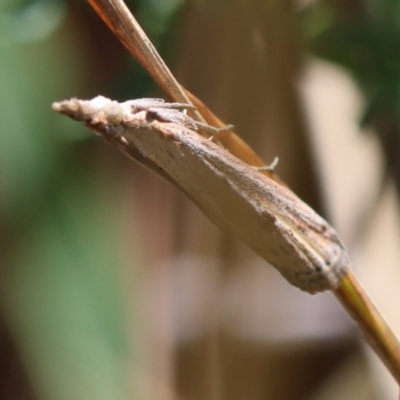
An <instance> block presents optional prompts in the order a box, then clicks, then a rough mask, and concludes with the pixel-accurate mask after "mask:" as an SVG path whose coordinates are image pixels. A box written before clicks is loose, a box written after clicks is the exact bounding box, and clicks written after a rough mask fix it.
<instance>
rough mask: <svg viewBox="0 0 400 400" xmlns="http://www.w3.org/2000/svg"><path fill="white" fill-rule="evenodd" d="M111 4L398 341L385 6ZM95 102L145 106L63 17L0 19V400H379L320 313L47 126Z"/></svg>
mask: <svg viewBox="0 0 400 400" xmlns="http://www.w3.org/2000/svg"><path fill="white" fill-rule="evenodd" d="M127 3H128V5H129V7H130V8H131V10H132V11H133V13H134V14H135V16H136V17H137V19H138V20H139V22H140V23H141V24H142V26H143V28H144V30H145V31H146V32H147V34H148V35H149V36H150V37H151V39H152V40H153V42H154V44H155V45H156V47H157V48H158V49H159V51H160V53H161V54H162V56H163V57H164V59H165V61H166V63H167V64H168V65H169V66H170V67H171V69H172V70H173V72H174V73H175V75H176V76H177V77H178V80H179V81H180V82H181V83H182V84H184V85H185V86H186V87H187V88H188V89H189V90H190V91H192V92H193V93H194V94H195V95H197V96H198V97H199V98H201V99H202V100H203V101H205V102H206V104H208V106H209V107H210V108H211V109H213V111H215V112H216V113H217V115H219V116H220V117H221V118H222V119H223V120H224V121H225V122H227V123H232V124H234V125H235V127H236V132H237V133H238V134H239V135H240V136H241V137H243V139H244V140H245V141H247V142H248V143H249V144H250V145H251V146H252V147H253V148H254V150H255V151H256V152H257V153H258V154H260V155H261V156H262V157H263V159H264V160H265V162H266V163H267V164H268V163H270V162H272V160H273V159H274V157H275V156H279V158H280V163H279V165H278V167H277V170H276V172H277V173H278V175H280V177H281V178H282V179H283V180H284V181H285V182H286V183H287V184H288V185H289V186H290V187H291V188H292V189H293V190H294V191H295V192H296V193H297V194H298V195H299V196H300V197H301V198H302V199H303V200H305V201H306V202H307V203H309V204H310V205H311V206H312V207H313V208H314V209H316V210H317V211H318V212H319V213H320V214H322V215H323V216H324V217H325V218H326V219H328V220H329V221H330V222H331V223H332V224H333V225H334V226H335V227H336V228H337V230H338V231H339V234H340V235H341V237H342V239H343V241H344V243H345V244H346V246H347V248H348V250H349V252H350V254H351V257H352V260H353V263H354V269H355V271H356V274H357V275H358V276H359V277H360V279H361V281H362V282H363V284H364V286H365V287H366V289H367V291H368V292H369V293H370V294H371V296H372V298H373V299H374V300H375V302H376V304H377V306H378V308H379V309H380V310H381V312H382V313H383V314H384V315H385V317H386V318H387V320H388V321H389V323H390V325H391V326H392V327H393V329H394V330H395V332H396V333H397V335H400V313H399V311H398V304H399V302H400V290H399V288H400V263H399V261H400V246H399V243H400V230H399V227H400V224H399V222H400V218H399V204H398V195H399V191H400V157H399V152H400V51H399V49H400V0H357V1H355V0H353V1H350V0H347V1H346V0H326V1H322V0H321V1H308V0H307V1H306V0H302V1H301V0H297V1H294V0H247V1H240V0H236V1H235V0H230V1H226V0H192V1H189V0H186V1H185V0H135V1H133V0H132V1H128V2H127ZM98 94H102V95H105V96H107V97H112V98H115V99H118V100H121V101H123V100H126V99H130V98H138V97H146V96H147V97H162V93H160V92H159V90H158V89H157V87H156V86H155V85H154V83H153V82H152V81H151V79H150V78H149V76H147V74H146V73H145V72H144V71H143V70H142V68H141V67H140V66H139V65H138V64H137V62H136V61H135V60H134V59H133V57H132V56H130V55H129V54H128V52H127V51H126V50H125V49H124V48H123V46H122V45H120V44H119V42H118V41H117V40H116V39H115V38H114V37H113V35H112V34H111V33H110V32H109V31H108V29H107V28H106V26H105V25H104V24H103V22H102V21H101V20H100V19H99V18H98V16H97V15H96V14H95V12H94V11H93V10H92V9H91V8H90V6H89V5H88V4H87V3H86V2H85V1H77V0H76V1H72V0H68V1H67V0H64V1H62V0H1V1H0V132H1V139H2V140H1V145H0V235H1V241H0V246H1V251H0V399H1V400H3V399H4V400H9V399H10V400H11V399H12V400H19V399H23V400H47V399H49V400H50V399H52V400H54V399H57V400H70V399H74V400H81V399H82V400H90V399H96V400H102V399H113V400H117V399H143V400H145V399H146V400H147V399H149V400H172V399H182V400H202V399H207V400H224V399H230V400H236V399H237V400H239V399H246V400H259V399H260V400H261V399H274V400H275V399H279V400H286V399H287V400H297V399H299V400H300V399H307V400H330V399H344V400H345V399H351V400H380V399H384V400H385V399H394V398H398V388H397V387H396V385H395V383H394V380H393V379H392V378H391V376H390V375H389V373H388V372H387V371H386V370H385V368H384V367H383V366H382V365H381V363H380V361H379V360H378V359H377V357H376V356H375V355H374V354H373V353H372V352H371V351H370V350H369V348H368V347H367V346H366V345H365V344H364V342H363V340H362V338H361V335H360V333H359V332H358V330H357V328H356V327H355V325H354V324H353V322H352V321H351V320H350V318H349V317H348V316H347V314H346V313H345V312H344V311H343V310H342V308H341V307H340V305H339V304H338V302H337V301H336V299H335V298H334V297H333V296H332V294H330V293H325V294H319V295H315V296H310V295H309V294H306V293H302V292H300V291H299V290H298V289H296V288H293V287H291V286H290V285H289V284H288V283H286V281H284V279H283V278H282V277H281V276H280V275H279V274H278V273H277V272H276V271H275V270H274V269H273V268H272V267H271V266H269V265H268V264H266V262H265V261H263V260H261V259H260V258H259V257H257V256H256V255H255V254H253V253H252V252H251V251H250V250H249V249H248V248H247V247H246V246H245V245H244V244H242V243H241V242H239V241H238V240H236V239H235V238H233V237H231V236H230V235H228V234H226V233H224V232H222V231H221V230H220V229H218V228H216V227H215V226H214V225H213V224H212V223H211V222H210V221H208V220H207V219H206V217H205V216H203V215H202V214H201V213H200V212H199V211H198V210H197V209H196V207H195V206H194V205H193V204H191V203H190V202H189V201H188V200H187V199H186V198H185V197H184V196H183V195H181V194H180V193H178V192H177V191H176V189H175V188H173V187H171V186H169V185H168V184H166V183H164V182H162V181H161V180H159V179H158V178H157V177H155V176H153V175H152V174H151V173H150V172H148V171H146V170H143V169H142V168H141V167H139V166H136V165H135V164H134V163H133V162H131V161H130V160H128V159H126V158H125V157H124V156H123V155H122V154H120V153H118V152H117V150H115V149H113V148H111V147H110V146H108V145H106V144H105V143H103V142H102V141H101V140H99V139H98V138H96V137H94V136H93V135H92V134H91V133H90V132H88V131H86V130H85V129H84V128H83V127H82V126H80V125H79V124H77V123H75V122H72V121H70V120H68V119H67V118H64V117H62V116H60V115H57V114H56V113H54V112H52V110H51V103H52V102H53V101H57V100H62V99H65V98H69V97H80V98H91V97H94V96H96V95H98Z"/></svg>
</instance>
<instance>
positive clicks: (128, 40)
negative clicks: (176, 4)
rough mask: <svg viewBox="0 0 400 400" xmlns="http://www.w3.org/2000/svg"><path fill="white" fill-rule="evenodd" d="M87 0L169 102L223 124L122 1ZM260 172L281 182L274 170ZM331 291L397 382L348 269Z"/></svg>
mask: <svg viewBox="0 0 400 400" xmlns="http://www.w3.org/2000/svg"><path fill="white" fill-rule="evenodd" d="M88 1H89V3H90V4H91V5H92V7H93V8H94V9H95V10H96V12H97V13H98V14H99V15H100V17H101V18H102V19H103V20H104V22H105V23H106V24H107V25H108V27H109V28H110V29H111V30H112V31H113V32H114V34H115V35H116V36H117V37H118V39H119V40H120V41H121V42H122V43H123V44H124V45H125V47H127V49H128V50H129V51H130V52H131V53H132V54H133V55H134V56H135V57H136V59H137V60H138V61H139V62H140V63H141V64H142V66H143V67H144V68H145V69H146V71H147V72H148V73H149V74H150V75H151V76H152V77H153V79H154V80H155V82H156V83H157V84H158V85H159V86H160V88H161V89H162V90H163V91H164V93H165V94H166V96H167V97H168V98H169V99H170V100H171V101H175V102H180V103H187V104H193V105H195V106H196V107H197V109H198V111H197V110H196V111H194V112H193V114H192V115H191V116H192V117H193V118H194V119H196V120H198V121H201V122H204V121H205V122H207V123H208V124H209V125H212V126H216V127H221V126H224V123H223V122H222V121H221V120H220V119H219V118H218V117H217V116H216V115H215V114H214V113H213V112H212V111H211V110H210V109H209V108H208V107H207V106H206V105H205V104H203V103H202V102H201V101H200V100H199V99H197V98H196V97H195V96H194V95H193V94H191V93H190V92H189V91H187V90H186V89H185V88H183V87H182V86H181V85H180V84H179V83H178V82H177V80H176V79H175V78H174V76H173V75H172V73H171V72H170V70H169V69H168V67H167V66H166V65H165V63H164V61H163V60H162V58H161V57H160V56H159V54H158V53H157V50H156V49H155V47H154V46H153V44H152V43H151V42H150V40H149V39H148V37H147V36H146V34H145V33H144V32H143V30H142V28H141V27H140V25H139V24H138V23H137V21H136V20H135V18H134V17H133V16H132V14H131V13H130V11H129V9H128V8H127V7H126V5H125V4H124V2H123V1H122V0H88ZM218 141H219V142H220V143H221V144H222V145H223V146H224V147H225V148H226V149H228V150H229V151H230V152H231V153H232V154H234V155H235V156H236V157H238V158H240V159H241V160H242V161H244V162H245V163H247V164H249V165H254V166H262V165H264V162H263V161H262V159H261V158H260V157H259V156H258V155H257V154H256V153H255V152H254V151H253V149H252V148H251V147H250V146H248V145H247V144H246V143H245V142H244V141H243V140H242V139H241V138H239V137H238V136H237V135H236V134H235V133H233V132H231V131H227V132H223V133H221V134H219V135H218ZM263 173H265V174H266V175H268V176H270V177H271V178H272V179H274V180H276V181H278V182H280V180H279V178H278V177H277V176H276V175H275V174H274V173H273V172H271V171H263ZM334 294H335V295H336V297H337V298H338V299H339V301H340V302H341V303H342V305H343V306H344V308H345V309H346V310H347V312H348V313H349V314H350V316H351V317H352V318H353V319H354V320H355V321H356V322H357V323H358V325H359V326H360V328H361V330H362V331H363V332H364V334H365V337H366V340H367V341H368V343H369V344H370V345H371V346H372V348H373V349H374V350H375V352H376V353H377V355H378V356H379V357H380V358H381V360H382V361H383V363H384V364H385V365H386V367H387V368H388V369H389V371H390V372H391V373H392V375H393V377H394V378H395V379H396V381H397V382H398V383H399V384H400V344H399V342H398V340H397V338H396V336H395V335H394V334H393V332H392V330H391V329H390V328H389V326H388V325H387V323H386V322H385V320H384V319H383V318H382V316H381V315H380V314H379V312H378V310H377V309H376V307H375V306H374V304H373V303H372V301H371V300H370V299H369V296H368V295H367V293H366V292H365V290H364V289H363V287H362V286H361V285H360V284H359V282H358V281H357V278H356V277H355V276H354V275H353V273H351V272H350V273H349V274H348V275H347V276H346V277H345V278H344V279H343V281H342V282H341V284H340V286H339V287H338V288H337V289H336V290H334Z"/></svg>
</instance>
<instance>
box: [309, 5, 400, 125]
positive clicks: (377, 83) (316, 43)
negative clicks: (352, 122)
mask: <svg viewBox="0 0 400 400" xmlns="http://www.w3.org/2000/svg"><path fill="white" fill-rule="evenodd" d="M361 3H362V4H361V5H359V6H358V7H357V6H354V7H353V8H352V7H349V9H346V10H343V9H338V8H336V9H335V8H334V7H333V6H332V5H330V3H328V2H323V3H320V2H316V4H315V5H312V6H311V7H309V8H308V9H306V10H305V11H304V12H303V15H302V17H303V26H304V31H305V32H306V37H307V45H308V47H309V49H310V51H311V52H313V53H314V54H316V55H318V56H320V57H323V58H326V59H328V60H331V61H333V62H336V63H338V64H340V65H343V66H344V67H346V68H348V69H349V70H350V71H351V72H352V74H353V76H354V78H355V79H356V80H357V82H358V83H359V85H360V87H361V88H362V89H363V91H364V93H365V95H366V98H367V102H368V104H367V107H366V110H365V113H364V117H363V118H362V122H363V123H369V122H371V121H372V120H373V119H374V118H375V117H376V116H377V114H379V113H381V112H384V111H385V110H388V109H389V110H394V111H395V112H396V113H398V112H399V110H400V52H399V50H398V49H399V45H400V2H399V1H398V0H370V1H365V2H361Z"/></svg>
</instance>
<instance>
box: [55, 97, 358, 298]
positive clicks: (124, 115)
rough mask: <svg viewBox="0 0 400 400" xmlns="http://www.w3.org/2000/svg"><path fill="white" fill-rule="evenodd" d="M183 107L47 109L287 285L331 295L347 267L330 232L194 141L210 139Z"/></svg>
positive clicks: (287, 197) (283, 191) (296, 204)
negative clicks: (119, 155)
mask: <svg viewBox="0 0 400 400" xmlns="http://www.w3.org/2000/svg"><path fill="white" fill-rule="evenodd" d="M190 107H192V106H188V105H186V104H180V103H167V102H164V101H163V100H161V99H139V100H130V101H126V102H124V103H118V102H116V101H112V100H110V99H107V98H105V97H102V96H98V97H96V98H94V99H92V100H78V99H71V100H66V101H62V102H58V103H54V104H53V109H54V110H55V111H58V112H60V113H61V114H65V115H67V116H69V117H71V118H73V119H75V120H77V121H82V122H84V123H85V125H86V126H87V127H88V128H89V129H90V130H92V131H93V132H95V133H96V134H98V135H100V136H101V137H103V138H104V139H105V140H106V141H107V142H109V143H111V144H112V145H114V146H116V147H117V148H119V149H120V150H121V151H123V152H124V153H125V154H126V155H128V156H129V157H131V158H133V159H134V160H135V161H137V162H139V163H140V164H142V165H143V166H145V167H147V168H149V169H151V170H152V171H153V172H155V173H156V174H158V175H159V176H161V177H162V178H164V179H165V180H167V181H168V182H170V183H172V184H173V185H175V186H176V187H177V188H179V189H180V190H181V191H182V192H183V193H185V194H186V195H187V196H188V197H189V198H190V199H191V200H192V201H193V202H194V203H195V204H196V205H197V206H198V207H199V208H200V209H201V210H202V211H203V212H204V214H206V215H207V216H208V217H209V218H210V219H211V220H212V221H214V222H215V223H216V224H217V225H219V226H220V227H221V228H222V229H226V230H228V231H230V232H232V233H233V234H235V235H236V236H238V237H239V238H241V239H242V240H243V241H244V242H245V243H247V244H248V245H249V246H250V247H251V248H252V249H253V250H254V251H255V252H256V253H258V254H259V255H260V256H261V257H263V258H264V259H265V260H267V261H268V262H269V263H270V264H272V265H273V266H274V267H275V268H276V269H277V270H278V271H279V272H280V273H281V274H282V275H283V276H284V277H285V278H286V279H287V280H288V281H289V282H290V283H291V284H292V285H294V286H297V287H298V288H300V289H301V290H303V291H306V292H309V293H317V292H321V291H324V290H334V289H336V288H337V287H338V286H339V284H340V282H341V280H342V279H343V278H344V277H345V276H346V275H347V274H348V273H349V271H350V261H349V257H348V255H347V252H346V250H345V248H344V246H343V245H342V243H341V241H340V239H339V237H338V235H337V233H336V232H335V230H334V229H333V228H332V227H331V226H330V225H329V224H328V223H327V222H326V221H325V220H324V219H323V218H321V217H320V216H319V215H318V214H316V213H315V211H313V210H312V209H311V208H310V207H309V206H308V205H306V204H305V203H304V202H303V201H301V200H300V199H299V198H298V197H297V196H296V195H295V194H294V193H293V192H292V191H291V190H290V189H288V188H287V187H286V186H284V185H281V184H279V183H278V182H276V181H275V180H273V179H271V178H269V177H268V176H266V175H264V174H262V173H261V172H259V171H258V170H257V169H256V168H254V167H252V166H249V165H247V164H245V163H244V162H242V161H241V160H239V159H238V158H236V157H235V156H233V155H232V154H231V153H229V152H228V151H227V150H225V149H224V148H222V147H221V146H220V145H218V144H217V143H214V142H213V141H212V140H209V139H208V138H206V137H204V136H203V135H200V134H199V132H202V133H204V132H205V131H207V132H208V134H209V135H213V134H215V135H217V132H215V128H212V127H210V126H207V125H205V124H201V123H198V122H196V121H194V120H193V119H191V118H190V117H189V116H188V115H187V114H186V110H187V109H188V108H190Z"/></svg>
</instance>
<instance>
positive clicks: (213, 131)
mask: <svg viewBox="0 0 400 400" xmlns="http://www.w3.org/2000/svg"><path fill="white" fill-rule="evenodd" d="M193 122H194V124H195V126H196V128H197V129H200V130H202V131H204V132H206V133H208V134H209V135H210V137H209V138H208V139H209V140H212V139H213V138H214V136H218V133H221V132H227V131H230V130H232V129H233V128H234V125H232V124H228V125H224V126H222V127H221V128H216V127H215V126H211V125H208V124H205V123H203V122H198V121H193Z"/></svg>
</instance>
